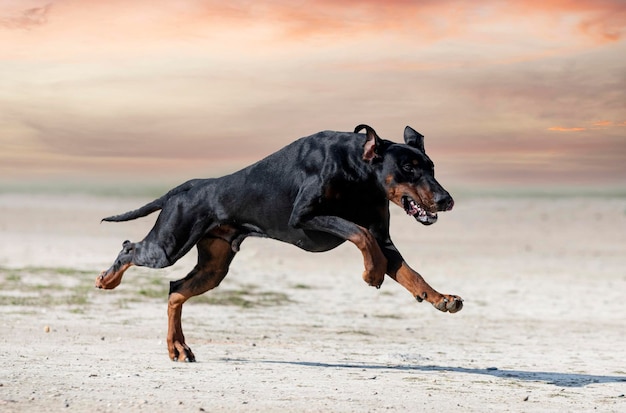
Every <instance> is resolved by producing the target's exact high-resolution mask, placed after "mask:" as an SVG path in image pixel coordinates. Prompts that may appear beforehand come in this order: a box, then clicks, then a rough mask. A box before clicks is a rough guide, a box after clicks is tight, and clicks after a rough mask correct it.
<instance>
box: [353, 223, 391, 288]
mask: <svg viewBox="0 0 626 413" xmlns="http://www.w3.org/2000/svg"><path fill="white" fill-rule="evenodd" d="M348 240H349V241H350V242H352V243H353V244H354V245H356V246H357V248H358V249H359V250H361V253H362V254H363V264H364V265H365V271H363V280H365V282H366V283H367V284H368V285H371V286H373V287H376V288H380V286H381V284H382V283H383V281H384V279H385V272H386V271H387V258H386V257H385V255H384V254H383V252H382V251H381V249H380V246H379V245H378V242H376V239H375V238H374V236H373V235H372V233H371V232H369V231H368V230H367V229H365V228H363V227H359V232H358V233H357V234H355V235H353V236H351V237H350V238H348Z"/></svg>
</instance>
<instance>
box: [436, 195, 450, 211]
mask: <svg viewBox="0 0 626 413" xmlns="http://www.w3.org/2000/svg"><path fill="white" fill-rule="evenodd" d="M453 206H454V199H452V197H451V196H450V194H449V193H447V192H446V193H445V194H443V195H441V196H440V197H439V199H438V200H437V209H438V210H439V211H450V210H451V209H452V207H453Z"/></svg>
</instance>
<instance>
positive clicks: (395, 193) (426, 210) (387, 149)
mask: <svg viewBox="0 0 626 413" xmlns="http://www.w3.org/2000/svg"><path fill="white" fill-rule="evenodd" d="M362 129H365V131H366V136H367V138H366V141H365V146H364V148H363V160H364V161H366V162H369V163H371V164H372V165H373V166H375V168H376V171H377V174H378V177H379V182H380V184H381V185H382V186H383V188H384V189H385V192H386V194H387V198H388V199H389V200H390V201H391V202H393V203H394V204H396V205H398V206H400V207H402V208H403V209H404V210H405V211H406V213H407V214H409V215H411V216H413V217H414V218H415V219H416V220H417V221H419V222H420V223H422V224H424V225H431V224H434V223H435V222H437V212H438V211H449V210H451V209H452V207H453V206H454V200H453V199H452V197H451V196H450V194H449V193H448V191H446V190H445V189H443V187H442V186H441V185H440V184H439V182H437V180H436V179H435V171H434V164H433V162H432V161H431V160H430V158H429V157H428V156H427V155H426V152H425V151H424V136H423V135H421V134H420V133H418V132H416V131H415V130H414V129H413V128H411V127H410V126H407V127H406V128H405V129H404V142H405V143H404V144H399V143H394V142H391V141H387V140H384V139H381V138H380V137H379V136H378V135H377V134H376V131H374V129H372V128H371V127H369V126H367V125H359V126H357V127H356V128H355V130H354V132H355V133H358V132H359V131H360V130H362Z"/></svg>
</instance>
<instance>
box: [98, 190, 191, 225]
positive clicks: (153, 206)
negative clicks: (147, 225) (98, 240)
mask: <svg viewBox="0 0 626 413" xmlns="http://www.w3.org/2000/svg"><path fill="white" fill-rule="evenodd" d="M200 181H202V180H201V179H192V180H191V181H187V182H185V183H184V184H182V185H179V186H177V187H176V188H174V189H172V190H171V191H169V192H168V193H167V194H165V195H163V196H162V197H161V198H159V199H155V200H154V201H152V202H149V203H147V204H146V205H144V206H142V207H141V208H139V209H135V210H134V211H128V212H124V213H123V214H119V215H113V216H110V217H106V218H102V221H107V222H122V221H130V220H133V219H137V218H141V217H145V216H146V215H150V214H151V213H153V212H155V211H158V210H160V209H163V206H164V205H165V203H166V202H167V200H168V199H170V198H171V197H173V196H174V195H177V194H179V193H181V192H187V191H188V190H189V189H191V188H192V187H193V186H194V185H196V184H197V183H199V182H200Z"/></svg>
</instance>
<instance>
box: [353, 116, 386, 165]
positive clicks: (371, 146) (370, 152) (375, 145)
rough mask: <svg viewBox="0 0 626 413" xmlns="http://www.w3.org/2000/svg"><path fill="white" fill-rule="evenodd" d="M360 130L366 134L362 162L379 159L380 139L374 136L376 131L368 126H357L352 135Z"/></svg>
mask: <svg viewBox="0 0 626 413" xmlns="http://www.w3.org/2000/svg"><path fill="white" fill-rule="evenodd" d="M361 129H365V133H366V134H367V140H366V141H365V145H364V146H363V160H364V161H367V162H373V161H375V160H377V159H380V157H381V156H380V151H381V146H382V145H381V139H380V137H378V135H377V134H376V131H375V130H374V129H372V128H371V127H370V126H368V125H359V126H357V127H356V128H354V133H359V131H361Z"/></svg>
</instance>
